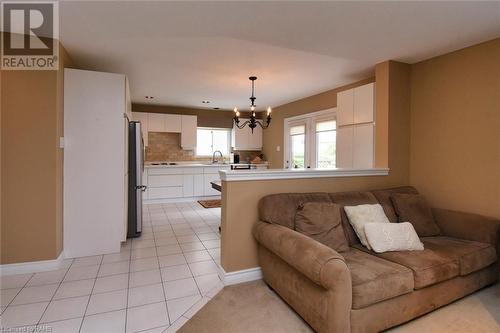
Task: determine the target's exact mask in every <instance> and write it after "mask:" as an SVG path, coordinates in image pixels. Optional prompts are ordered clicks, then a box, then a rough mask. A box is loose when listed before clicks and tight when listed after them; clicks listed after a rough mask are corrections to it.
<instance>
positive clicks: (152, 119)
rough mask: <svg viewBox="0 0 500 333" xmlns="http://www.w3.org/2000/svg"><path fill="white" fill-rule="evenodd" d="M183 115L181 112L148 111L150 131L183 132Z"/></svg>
mask: <svg viewBox="0 0 500 333" xmlns="http://www.w3.org/2000/svg"><path fill="white" fill-rule="evenodd" d="M181 119H182V116H181V115H179V114H165V113H148V125H149V126H148V130H149V132H164V133H181V130H182V129H181V126H182V120H181Z"/></svg>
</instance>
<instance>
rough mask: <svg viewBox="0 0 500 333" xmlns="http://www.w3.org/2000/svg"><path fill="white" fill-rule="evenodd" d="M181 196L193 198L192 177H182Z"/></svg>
mask: <svg viewBox="0 0 500 333" xmlns="http://www.w3.org/2000/svg"><path fill="white" fill-rule="evenodd" d="M182 180H183V185H182V186H183V196H184V197H193V196H194V175H183V176H182Z"/></svg>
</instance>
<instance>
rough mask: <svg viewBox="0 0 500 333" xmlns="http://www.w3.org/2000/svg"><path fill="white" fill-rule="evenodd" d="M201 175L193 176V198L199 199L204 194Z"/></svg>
mask: <svg viewBox="0 0 500 333" xmlns="http://www.w3.org/2000/svg"><path fill="white" fill-rule="evenodd" d="M203 185H204V177H203V174H199V175H193V196H195V197H201V196H203V195H204V193H205V188H204V186H203Z"/></svg>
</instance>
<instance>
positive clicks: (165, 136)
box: [146, 132, 261, 163]
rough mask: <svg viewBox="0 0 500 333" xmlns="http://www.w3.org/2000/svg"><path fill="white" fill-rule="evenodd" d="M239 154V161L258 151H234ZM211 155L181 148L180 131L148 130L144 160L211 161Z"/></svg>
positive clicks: (245, 160) (253, 156)
mask: <svg viewBox="0 0 500 333" xmlns="http://www.w3.org/2000/svg"><path fill="white" fill-rule="evenodd" d="M234 153H235V154H239V155H240V163H245V162H247V161H250V160H252V159H253V158H255V156H259V155H260V153H261V152H260V151H235V152H234ZM211 160H212V157H197V156H196V154H195V151H194V150H184V149H182V148H181V134H180V133H160V132H149V134H148V146H147V147H146V161H147V162H156V161H211Z"/></svg>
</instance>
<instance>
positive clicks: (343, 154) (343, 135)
mask: <svg viewBox="0 0 500 333" xmlns="http://www.w3.org/2000/svg"><path fill="white" fill-rule="evenodd" d="M352 141H353V127H352V126H343V127H339V128H338V129H337V152H336V155H337V165H336V166H337V168H352Z"/></svg>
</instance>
